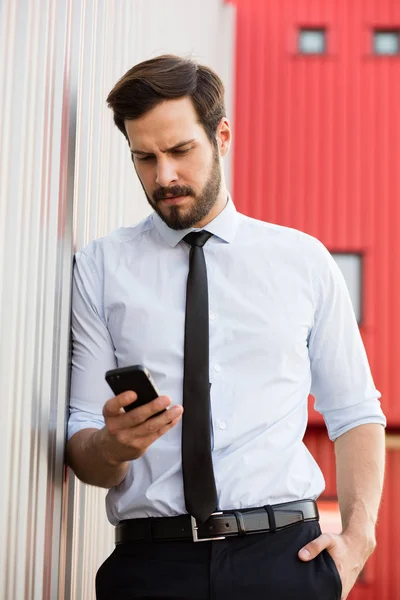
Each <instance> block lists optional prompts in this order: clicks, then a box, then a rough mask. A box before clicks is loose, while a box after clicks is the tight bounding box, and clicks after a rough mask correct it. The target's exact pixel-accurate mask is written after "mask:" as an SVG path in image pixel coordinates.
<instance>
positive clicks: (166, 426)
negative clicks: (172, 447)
mask: <svg viewBox="0 0 400 600" xmlns="http://www.w3.org/2000/svg"><path fill="white" fill-rule="evenodd" d="M179 408H180V409H181V410H179ZM174 409H176V410H174ZM167 413H168V414H169V413H171V416H173V417H174V418H173V419H172V420H171V417H165V416H164V415H166V414H167ZM182 413H183V409H182V407H179V406H177V407H173V408H171V409H170V410H168V411H166V413H164V415H162V417H156V418H157V419H160V420H161V422H159V425H158V427H157V426H155V425H154V424H153V423H152V421H153V420H154V421H155V420H156V419H150V420H149V421H148V422H146V423H143V424H142V425H139V426H138V427H135V428H128V429H127V428H124V429H120V430H118V431H116V437H117V440H118V441H119V442H120V443H121V444H123V445H125V446H134V447H135V448H136V449H138V450H141V451H142V452H144V451H145V450H146V449H147V448H148V447H149V446H150V445H151V444H153V442H155V441H156V440H157V439H158V438H159V437H161V436H162V435H164V434H165V433H166V432H167V431H169V430H170V429H172V427H174V426H175V425H176V424H177V423H178V422H179V420H180V418H181V416H182ZM166 419H168V421H167V420H166Z"/></svg>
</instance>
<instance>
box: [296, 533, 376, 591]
mask: <svg viewBox="0 0 400 600" xmlns="http://www.w3.org/2000/svg"><path fill="white" fill-rule="evenodd" d="M373 549H374V543H372V542H371V543H365V545H364V543H360V541H355V540H354V538H352V537H351V536H350V535H349V534H346V533H345V532H343V533H341V534H340V535H337V534H334V533H323V534H322V535H320V536H319V537H317V538H316V539H315V540H313V541H312V542H310V543H309V544H307V545H306V546H304V547H303V548H302V549H301V550H300V551H299V554H298V556H299V558H300V559H301V560H302V561H304V562H308V561H310V560H312V559H313V558H315V557H316V556H318V554H319V553H320V552H322V550H327V551H328V552H329V554H330V555H331V557H332V558H333V560H334V561H335V564H336V567H337V570H338V571H339V575H340V579H341V581H342V598H341V600H346V598H347V596H348V595H349V593H350V590H351V589H352V587H353V586H354V584H355V582H356V580H357V577H358V575H359V573H360V571H361V569H362V568H363V566H364V564H365V562H366V560H367V558H368V557H369V556H370V554H372V551H373Z"/></svg>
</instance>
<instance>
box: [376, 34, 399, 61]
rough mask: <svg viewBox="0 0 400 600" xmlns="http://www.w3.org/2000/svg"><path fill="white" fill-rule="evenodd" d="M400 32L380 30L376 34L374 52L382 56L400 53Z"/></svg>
mask: <svg viewBox="0 0 400 600" xmlns="http://www.w3.org/2000/svg"><path fill="white" fill-rule="evenodd" d="M399 33H400V32H399V31H398V30H397V31H389V30H386V31H384V30H379V29H376V30H375V32H374V52H375V54H380V55H394V54H399V53H400V45H399Z"/></svg>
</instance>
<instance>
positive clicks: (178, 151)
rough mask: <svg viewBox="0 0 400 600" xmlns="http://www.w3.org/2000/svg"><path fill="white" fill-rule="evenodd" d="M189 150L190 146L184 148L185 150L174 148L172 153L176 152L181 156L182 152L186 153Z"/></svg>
mask: <svg viewBox="0 0 400 600" xmlns="http://www.w3.org/2000/svg"><path fill="white" fill-rule="evenodd" d="M189 150H191V148H186V149H185V150H178V149H176V150H174V151H173V153H174V154H177V155H178V156H182V155H183V154H187V153H188V152H189Z"/></svg>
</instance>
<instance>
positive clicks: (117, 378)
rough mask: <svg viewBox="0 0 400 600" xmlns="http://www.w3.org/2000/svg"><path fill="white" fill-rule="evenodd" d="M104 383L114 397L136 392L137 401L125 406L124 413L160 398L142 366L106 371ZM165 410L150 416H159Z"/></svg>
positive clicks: (149, 376) (147, 372) (148, 374)
mask: <svg viewBox="0 0 400 600" xmlns="http://www.w3.org/2000/svg"><path fill="white" fill-rule="evenodd" d="M106 381H107V383H108V385H109V386H110V388H111V389H112V391H113V392H114V394H115V395H116V396H117V395H118V394H122V393H123V392H127V391H128V390H132V391H133V392H136V394H137V396H138V397H137V400H136V401H135V402H132V404H128V406H125V407H124V410H125V411H129V410H132V409H134V408H138V407H139V406H143V405H144V404H147V403H148V402H151V401H152V400H155V399H156V398H158V396H160V393H159V391H158V390H157V388H156V385H155V383H154V381H153V380H152V378H151V375H150V373H149V371H148V370H147V369H146V368H145V367H143V366H142V365H133V366H132V367H122V368H120V369H112V370H111V371H107V373H106ZM165 410H166V409H165V408H164V409H163V410H161V411H160V412H158V413H156V414H155V415H152V416H153V417H156V416H157V415H161V413H163V412H164V411H165Z"/></svg>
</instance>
